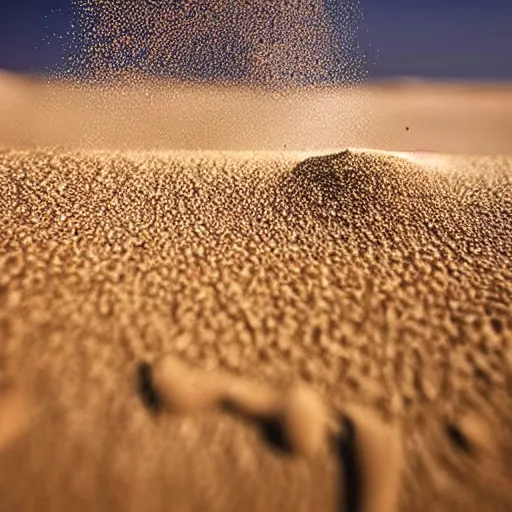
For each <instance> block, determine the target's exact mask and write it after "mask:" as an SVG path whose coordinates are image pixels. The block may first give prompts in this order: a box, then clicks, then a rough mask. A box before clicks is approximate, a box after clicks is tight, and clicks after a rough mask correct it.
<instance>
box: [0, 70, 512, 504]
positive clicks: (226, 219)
mask: <svg viewBox="0 0 512 512" xmlns="http://www.w3.org/2000/svg"><path fill="white" fill-rule="evenodd" d="M18 80H19V79H18V78H16V77H9V78H8V79H7V77H4V80H3V82H2V83H3V84H4V93H2V97H1V107H0V108H1V109H3V110H2V112H3V117H2V119H9V120H10V122H9V123H6V122H2V123H1V124H0V144H1V145H2V146H3V147H4V149H3V150H2V151H1V152H0V233H1V235H0V340H1V344H0V363H1V365H0V372H1V373H2V381H9V382H11V383H12V384H10V386H11V387H13V388H14V389H17V387H19V388H20V389H22V390H23V393H24V394H25V395H26V398H24V399H22V400H21V401H16V400H14V398H13V396H15V395H12V392H11V391H5V390H4V388H2V389H0V393H3V394H2V395H1V396H0V418H4V420H0V421H4V423H3V424H2V425H1V426H2V428H3V429H4V430H5V429H7V431H8V432H9V435H8V437H7V436H6V439H5V442H3V441H4V440H2V439H0V509H1V510H6V511H10V510H17V511H29V510H38V511H61V510H62V511H64V510H77V511H80V510H105V511H107V510H108V511H121V510H122V511H131V510H133V511H136V510H148V511H160V510H180V511H181V510H182V511H191V510H218V511H226V510H266V511H271V510H280V511H285V510H290V511H292V510H293V511H301V510H304V511H309V510H312V511H313V510H326V511H327V510H348V511H353V510H365V511H368V512H370V511H373V510H405V511H419V510H439V511H442V510H450V511H454V510H465V511H468V512H469V511H473V510H474V511H476V510H493V511H499V510H510V509H511V508H512V492H511V491H510V487H509V482H510V479H511V478H512V467H511V462H510V461H511V460H512V458H511V455H512V408H511V405H512V363H511V360H512V353H511V351H512V264H511V255H512V237H511V234H510V233H511V225H512V157H510V156H507V154H511V153H512V145H511V144H512V143H511V141H512V138H511V136H510V135H511V133H512V92H511V90H510V89H507V88H506V87H498V86H492V87H491V86H478V87H472V88H471V87H462V86H454V85H446V84H444V85H442V84H441V85H435V84H434V85H428V84H414V83H412V84H394V85H393V84H388V85H387V86H385V87H382V88H379V89H377V90H376V91H375V92H372V91H371V90H370V89H371V88H367V89H361V90H356V89H355V90H353V91H348V92H347V91H343V92H336V91H334V90H323V91H317V92H315V91H312V92H309V93H307V94H306V95H304V94H303V95H302V96H299V95H296V96H294V95H293V94H292V95H286V96H283V95H281V96H279V95H278V96H277V97H276V98H274V99H273V100H272V101H270V100H269V99H268V98H266V97H263V96H261V95H259V94H258V93H256V92H255V91H252V90H249V89H246V90H240V89H238V90H236V91H227V90H223V89H208V90H207V91H205V90H203V93H201V94H198V91H197V89H194V88H192V87H190V88H185V87H184V86H177V85H176V86H172V87H171V88H170V89H169V90H167V92H166V90H165V88H161V87H160V88H157V89H152V90H153V91H154V92H153V93H151V94H149V97H147V98H146V96H144V95H143V96H142V99H140V98H141V96H140V91H134V90H130V91H126V92H125V97H123V96H122V94H121V93H119V91H118V92H117V93H116V94H114V93H105V95H97V94H96V92H94V91H93V92H90V93H89V94H92V95H93V96H94V97H96V98H101V104H100V105H99V106H97V110H95V108H91V105H94V102H93V101H92V100H91V99H90V97H89V98H85V96H84V95H85V94H86V93H84V92H83V91H79V90H77V89H74V88H73V89H66V88H64V86H61V87H63V89H62V90H60V91H59V92H58V94H57V93H55V91H56V89H55V88H47V87H46V86H45V87H41V85H40V84H39V83H37V82H30V81H28V82H27V81H24V80H22V81H21V82H19V83H18ZM55 87H59V86H55ZM179 87H181V91H182V92H181V93H180V94H177V93H176V90H178V89H176V88H179ZM350 95H353V96H354V97H355V99H354V97H353V98H352V99H350V100H347V96H350ZM49 98H50V99H49ZM84 98H85V99H84ZM105 98H106V99H105ZM135 98H138V100H137V101H138V102H135ZM173 98H175V99H174V100H173ZM194 98H196V99H195V100H194ZM398 98H400V101H398ZM464 98H466V100H464ZM468 98H471V100H470V101H469V100H468ZM98 101H99V100H98ZM173 101H174V103H173ZM116 102H120V103H116ZM344 102H345V103H344ZM372 102H374V103H373V104H374V107H372V108H371V109H370V110H371V111H373V112H374V114H375V115H377V114H378V115H381V113H384V114H383V119H384V120H385V121H382V124H381V125H379V124H378V123H376V124H375V123H374V124H373V126H374V128H372V130H368V129H366V128H365V124H364V123H366V122H367V121H364V123H362V122H361V118H360V116H359V114H360V112H361V111H360V110H358V109H366V108H367V107H368V105H369V104H372ZM121 103H122V108H121V106H120V105H121ZM130 104H132V105H134V106H133V109H132V111H130V110H129V109H128V106H129V105H130ZM162 105H165V108H164V107H162ZM346 105H352V107H350V108H348V109H347V108H346ZM103 108H106V109H107V112H109V113H111V112H118V113H119V116H118V117H117V118H115V119H114V120H112V116H110V115H106V114H105V111H103V110H102V109H103ZM123 109H124V110H123ZM126 109H128V110H126ZM230 109H231V110H230ZM435 109H438V110H437V111H436V110H435ZM441 110H442V111H443V113H444V114H443V115H444V116H445V117H444V118H443V117H441V119H439V117H438V116H437V114H436V112H438V111H441ZM342 112H345V114H344V115H342ZM29 114H30V115H29ZM137 116H139V117H137ZM336 120H337V121H336ZM363 120H364V119H363ZM476 121H478V122H476ZM372 122H373V121H372ZM91 126H94V130H91V129H90V127H91ZM406 126H407V127H409V128H410V129H409V130H406V129H405V128H406ZM285 145H286V148H285V147H284V146H285ZM52 146H53V147H52ZM55 146H60V147H59V148H55ZM348 146H352V147H356V148H357V147H359V148H361V147H371V148H378V149H381V150H393V151H375V150H364V149H352V150H346V149H345V148H346V147H348ZM130 148H131V149H130ZM164 148H167V149H164ZM411 150H430V151H432V152H430V153H410V151H411ZM403 152H405V153H403ZM457 153H459V154H457ZM464 153H471V154H483V155H486V154H487V155H489V156H468V155H467V154H464ZM166 353H171V354H173V355H174V356H175V357H177V358H179V359H181V360H183V361H185V362H186V363H187V364H190V365H192V366H193V367H196V368H197V371H201V372H207V373H208V374H210V372H223V374H229V375H232V376H236V377H239V378H241V379H243V380H246V381H247V382H252V383H254V385H255V386H269V387H270V388H275V389H278V388H280V387H283V386H287V385H289V384H290V383H298V382H303V383H304V382H305V383H306V384H307V385H308V386H309V387H310V389H312V390H314V391H315V392H316V393H317V394H318V396H319V397H321V398H322V400H323V401H324V403H325V404H326V405H327V406H328V407H329V409H330V410H331V411H334V412H335V413H336V412H340V414H341V412H342V411H348V412H346V414H348V417H349V418H352V421H353V425H352V427H351V429H355V430H354V432H355V439H356V442H355V449H354V447H353V446H352V441H350V439H351V437H350V435H347V438H346V439H345V441H344V443H345V444H344V445H343V446H344V447H342V448H340V451H339V453H341V455H342V456H341V457H339V456H337V455H336V453H338V452H336V450H334V451H332V450H326V451H325V452H322V453H321V454H319V455H318V456H316V457H313V458H311V459H307V458H303V457H296V456H293V455H290V454H287V453H283V452H281V451H280V450H279V449H278V448H277V447H276V446H273V445H272V443H269V442H268V441H266V440H265V439H264V437H263V436H262V435H261V432H260V431H259V429H258V428H256V424H255V422H252V421H247V419H244V418H242V417H239V416H237V415H233V414H230V413H227V412H225V411H222V410H220V409H218V408H213V409H212V410H206V411H202V412H201V413H200V414H193V415H188V414H185V415H176V414H157V415H155V414H154V413H153V412H152V411H151V410H150V408H148V407H147V404H146V405H145V403H144V400H143V399H142V398H143V397H141V393H140V382H139V380H138V375H139V373H138V372H139V369H140V364H141V362H146V363H147V364H153V363H155V362H156V361H158V358H159V357H161V356H162V355H163V354H166ZM211 375H217V373H211ZM11 387H9V386H8V387H7V388H6V389H11ZM13 402H15V403H16V406H15V407H13V406H12V405H11V404H12V403H13ZM354 407H355V408H356V409H355V411H356V412H355V413H352V412H351V411H353V410H354V409H353V408H354ZM351 408H352V409H351ZM25 409H26V410H25ZM360 409H367V410H368V414H367V413H360V412H357V411H359V410H360ZM27 417H30V418H31V419H30V421H29V422H27V421H25V420H24V418H27ZM373 417H375V419H371V420H369V419H368V418H373ZM19 418H21V419H22V420H23V421H22V420H20V419H19ZM13 425H14V427H16V426H18V433H17V435H13V434H12V431H13V427H12V426H13ZM306 427H307V425H306ZM2 428H0V435H1V432H2V431H3V430H2ZM389 429H391V433H390V431H389ZM15 430H16V429H15ZM349 431H350V429H349ZM397 433H398V434H397ZM297 435H299V436H300V435H301V433H300V432H298V434H297ZM397 435H398V437H397ZM397 439H398V441H397ZM395 447H396V448H395ZM402 457H403V462H400V460H401V459H402ZM352 458H354V460H352V461H351V459H352ZM398 465H400V468H399V467H398ZM354 475H355V476H354ZM379 475H384V476H385V477H386V478H388V479H389V480H381V478H380V476H379ZM356 477H357V478H356ZM383 481H384V482H389V483H384V484H383ZM356 487H357V489H356ZM395 488H396V489H398V490H397V491H396V496H391V498H389V497H388V496H386V493H388V494H389V492H388V490H389V489H395ZM374 492H375V493H376V494H375V495H374V494H372V493H374ZM374 496H377V498H375V497H374ZM395 501H396V502H398V505H397V506H395V505H394V504H393V503H394V502H395ZM388 503H389V504H390V505H389V507H388V505H387V504H388Z"/></svg>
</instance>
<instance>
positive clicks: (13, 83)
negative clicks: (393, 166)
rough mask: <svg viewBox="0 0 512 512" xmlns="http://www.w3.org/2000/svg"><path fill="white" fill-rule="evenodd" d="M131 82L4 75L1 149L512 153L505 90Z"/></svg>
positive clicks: (510, 103)
mask: <svg viewBox="0 0 512 512" xmlns="http://www.w3.org/2000/svg"><path fill="white" fill-rule="evenodd" d="M136 83H137V85H134V86H125V87H118V88H110V89H107V90H101V89H97V88H96V89H95V88H92V87H89V88H85V87H84V86H82V87H80V86H78V85H76V84H73V86H70V85H69V84H68V85H66V84H64V83H57V82H45V81H38V80H36V79H32V80H22V79H21V78H20V77H17V76H15V75H9V74H5V73H4V74H3V75H0V91H1V92H0V147H1V146H3V147H7V148H14V147H17V148H34V147H37V146H48V145H51V146H55V145H57V146H60V147H62V146H64V147H68V148H75V149H76V148H91V149H98V148H102V149H120V148H125V149H163V150H169V149H180V150H183V149H191V150H207V149H209V150H248V151H269V150H270V151H283V150H294V151H296V150H301V151H303V150H311V151H329V152H334V151H338V150H339V149H340V148H345V147H371V148H380V149H388V150H403V151H416V150H430V151H438V152H450V153H469V154H491V155H492V154H512V143H511V141H512V88H511V87H510V86H507V85H493V84H480V85H468V84H447V83H445V84H443V83H438V84H436V83H428V82H426V83H425V82H419V81H418V82H414V81H401V82H396V83H391V82H390V83H382V84H374V85H365V86H359V87H352V88H348V89H347V88H346V87H344V88H341V89H340V88H335V87H332V88H324V89H309V90H308V89H305V90H303V91H302V92H300V91H297V90H281V91H274V92H268V91H267V92H265V93H264V92H262V91H261V90H259V89H257V88H249V87H246V88H243V87H238V88H237V87H229V86H207V85H203V86H199V85H185V84H179V83H167V82H162V81H160V82H152V83H150V82H145V83H144V82H136ZM407 128H408V129H407Z"/></svg>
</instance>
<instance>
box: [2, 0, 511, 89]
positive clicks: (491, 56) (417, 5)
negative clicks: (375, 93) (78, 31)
mask: <svg viewBox="0 0 512 512" xmlns="http://www.w3.org/2000/svg"><path fill="white" fill-rule="evenodd" d="M141 1H143V0H141ZM255 1H257V0H255ZM340 1H343V0H326V3H327V5H330V6H331V7H332V6H333V5H335V4H336V2H340ZM359 3H360V6H361V8H362V10H363V14H364V24H363V27H362V29H361V31H360V35H359V40H360V41H361V46H362V48H363V50H364V51H365V53H366V54H367V56H368V57H367V60H368V63H369V64H368V65H369V76H370V77H377V78H380V77H397V76H410V77H426V78H453V79H457V78H463V79H477V80H481V79H494V80H506V79H512V0H360V2H359ZM335 10H336V9H335V8H334V9H333V12H335ZM72 21H73V17H72V12H71V0H3V1H1V2H0V68H6V69H10V70H17V71H24V72H32V73H41V72H42V73H44V72H48V71H50V70H52V69H54V68H55V66H56V65H57V63H58V61H59V57H60V55H61V54H62V51H63V49H62V48H63V45H62V41H63V39H59V38H61V37H63V38H65V34H66V31H67V30H69V27H70V23H72ZM340 30H342V28H341V25H340Z"/></svg>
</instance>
